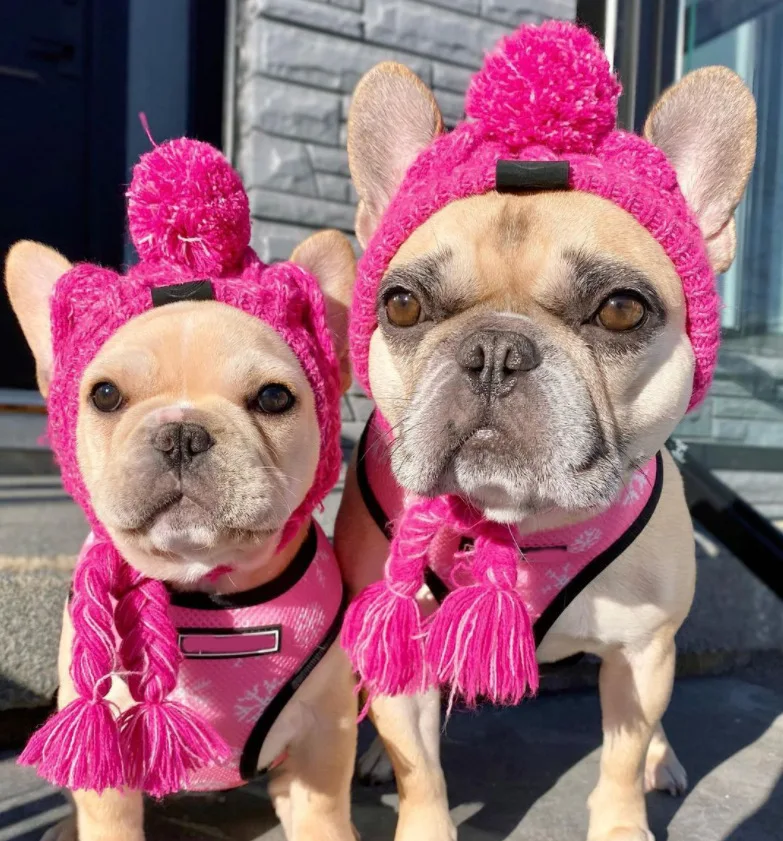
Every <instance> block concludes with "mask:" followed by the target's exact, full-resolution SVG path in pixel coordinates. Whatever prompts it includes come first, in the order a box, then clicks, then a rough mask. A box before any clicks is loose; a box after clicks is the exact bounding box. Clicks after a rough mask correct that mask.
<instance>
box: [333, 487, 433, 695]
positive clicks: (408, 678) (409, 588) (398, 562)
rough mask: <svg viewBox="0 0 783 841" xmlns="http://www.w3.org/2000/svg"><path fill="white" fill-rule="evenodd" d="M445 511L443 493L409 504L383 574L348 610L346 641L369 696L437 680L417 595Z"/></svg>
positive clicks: (419, 687) (403, 690)
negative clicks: (432, 672)
mask: <svg viewBox="0 0 783 841" xmlns="http://www.w3.org/2000/svg"><path fill="white" fill-rule="evenodd" d="M445 513H446V506H445V501H444V499H442V498H440V499H435V500H430V499H425V500H421V501H419V502H415V503H413V504H412V505H411V506H410V508H409V509H408V510H407V512H406V513H405V516H404V517H403V518H402V520H401V521H400V523H399V525H398V529H397V533H396V535H395V537H394V540H393V541H392V543H391V546H390V547H389V557H388V559H387V561H386V571H385V576H384V579H383V580H382V581H377V582H376V583H374V584H371V585H370V586H369V587H366V588H365V589H364V590H362V592H361V593H359V595H358V596H357V597H356V598H355V599H354V601H353V602H352V603H351V605H350V606H349V607H348V610H347V612H346V614H345V620H344V622H343V629H342V635H341V641H342V645H343V648H345V650H346V651H347V652H348V653H349V656H350V658H351V662H352V664H353V668H354V671H356V672H357V673H358V674H359V676H360V679H361V686H362V687H363V688H366V690H367V692H368V695H369V696H370V697H374V696H375V695H399V694H413V693H416V692H422V691H423V690H424V689H425V688H426V687H427V686H428V685H429V684H430V683H431V682H432V680H431V675H430V674H429V672H428V670H427V669H426V667H425V660H424V652H425V648H424V636H425V635H424V628H423V626H422V618H421V611H420V610H419V605H418V603H417V601H416V594H417V593H418V592H419V590H420V589H421V588H422V586H423V584H424V571H425V569H426V566H427V552H428V550H429V547H430V543H431V542H432V539H433V538H434V536H435V534H436V533H437V532H438V531H439V530H440V528H441V527H442V525H443V515H444V514H445Z"/></svg>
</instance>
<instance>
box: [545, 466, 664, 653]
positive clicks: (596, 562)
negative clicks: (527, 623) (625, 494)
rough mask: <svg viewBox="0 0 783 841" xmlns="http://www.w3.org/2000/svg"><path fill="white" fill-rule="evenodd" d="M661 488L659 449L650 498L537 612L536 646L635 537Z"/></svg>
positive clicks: (661, 468)
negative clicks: (547, 603)
mask: <svg viewBox="0 0 783 841" xmlns="http://www.w3.org/2000/svg"><path fill="white" fill-rule="evenodd" d="M662 488H663V457H662V456H661V454H660V453H658V454H657V455H656V456H655V482H654V484H653V488H652V491H651V492H650V498H649V499H648V500H647V502H646V503H645V505H644V508H642V510H641V513H640V514H639V516H638V517H637V518H636V519H635V520H634V521H633V523H631V525H630V526H629V527H628V528H627V529H626V530H625V531H624V532H623V533H622V534H621V535H620V536H619V537H618V538H617V540H615V542H614V543H613V544H612V545H611V546H610V547H609V548H608V549H604V551H603V552H601V554H600V555H598V556H597V557H595V558H594V559H593V560H592V561H590V563H589V564H588V565H587V566H586V567H585V568H584V569H582V570H580V571H579V572H578V573H577V574H576V575H575V576H574V577H573V578H572V579H571V580H570V581H569V582H568V584H566V586H565V587H563V589H562V590H561V591H560V592H559V593H558V594H557V596H556V597H555V599H554V601H552V602H550V604H549V605H547V607H546V608H545V609H544V611H543V613H542V614H541V616H539V617H538V619H537V620H536V622H535V624H534V625H533V635H534V636H535V640H536V646H539V645H540V644H541V641H542V640H543V639H544V637H545V636H546V633H547V631H548V630H549V629H550V628H551V627H552V625H554V624H555V621H556V620H557V619H558V617H559V616H560V615H561V614H562V613H563V611H564V610H565V609H566V608H567V607H568V605H570V604H571V602H572V601H573V600H574V599H575V598H576V597H577V596H578V595H579V594H580V593H581V592H582V590H584V589H585V587H587V585H588V584H590V583H591V582H592V581H594V580H595V579H596V578H597V577H598V576H599V575H600V574H601V573H602V572H603V571H604V570H605V569H606V568H607V567H608V566H609V564H611V563H612V561H614V560H616V559H617V558H618V557H619V556H620V555H622V554H623V552H625V550H626V549H627V548H628V547H629V546H630V545H631V544H632V543H633V542H634V540H636V538H637V537H639V535H640V534H641V533H642V531H644V528H645V526H646V525H647V523H649V522H650V518H651V517H652V515H653V514H654V513H655V509H656V508H657V507H658V501H659V500H660V498H661V489H662Z"/></svg>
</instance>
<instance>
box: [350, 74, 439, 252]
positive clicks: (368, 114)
mask: <svg viewBox="0 0 783 841" xmlns="http://www.w3.org/2000/svg"><path fill="white" fill-rule="evenodd" d="M442 131H443V118H442V117H441V113H440V109H439V108H438V105H437V103H436V102H435V97H434V96H433V95H432V93H431V92H430V90H429V89H428V88H427V86H426V85H425V84H424V82H422V81H421V79H419V77H418V76H416V74H415V73H413V72H412V71H410V70H409V69H408V68H407V67H405V66H404V65H402V64H397V63H396V62H392V61H388V62H383V63H382V64H378V65H376V66H375V67H373V69H372V70H370V71H369V72H368V73H366V74H365V75H364V76H363V77H362V78H361V79H360V80H359V84H358V85H357V86H356V90H355V91H354V93H353V99H352V101H351V109H350V112H349V114H348V162H349V165H350V168H351V177H352V178H353V183H354V185H355V187H356V191H357V193H358V194H359V206H358V208H357V211H356V237H357V239H358V240H359V243H360V244H361V246H362V247H364V246H365V245H366V244H367V241H368V240H369V239H370V237H371V236H372V233H373V231H374V230H375V228H376V227H377V225H378V222H379V220H380V218H381V216H382V215H383V212H384V210H385V209H386V206H387V205H388V204H389V201H390V200H391V198H392V196H393V195H394V193H395V192H396V190H397V188H398V187H399V185H400V183H401V181H402V179H403V177H404V175H405V172H406V170H407V169H408V167H409V166H410V165H411V164H412V163H413V161H414V160H415V158H416V156H417V155H418V154H419V152H421V150H422V149H424V148H425V147H426V146H428V145H429V144H430V142H431V141H432V139H433V138H434V137H436V136H437V135H438V134H440V133H441V132H442Z"/></svg>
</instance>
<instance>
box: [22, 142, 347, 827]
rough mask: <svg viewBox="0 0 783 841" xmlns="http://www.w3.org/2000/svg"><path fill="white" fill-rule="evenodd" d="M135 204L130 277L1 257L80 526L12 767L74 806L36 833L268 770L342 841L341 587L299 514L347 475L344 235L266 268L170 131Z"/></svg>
mask: <svg viewBox="0 0 783 841" xmlns="http://www.w3.org/2000/svg"><path fill="white" fill-rule="evenodd" d="M128 212H129V222H130V230H131V235H132V237H133V239H134V243H135V245H136V247H137V250H138V252H139V255H140V257H141V261H140V262H139V263H138V264H137V265H135V266H133V267H132V268H131V269H129V270H128V272H127V274H126V275H125V276H121V275H118V274H116V273H115V272H113V271H109V270H107V269H102V268H100V267H98V266H92V265H77V266H74V267H72V266H71V265H70V264H69V263H68V262H67V260H65V258H63V257H62V256H61V255H59V254H57V253H56V252H54V251H52V250H51V249H49V248H46V247H45V246H42V245H38V244H36V243H31V242H22V243H18V244H17V245H16V246H14V247H13V248H12V249H11V251H10V253H9V255H8V258H7V262H6V283H7V287H8V292H9V295H10V299H11V302H12V304H13V307H14V310H15V312H16V314H17V316H18V318H19V321H20V322H21V325H22V329H23V331H24V333H25V336H26V337H27V340H28V342H29V344H30V347H31V348H32V350H33V353H34V355H35V358H36V363H37V370H38V381H39V384H40V388H41V391H42V392H43V393H44V395H45V396H46V397H47V405H48V411H49V435H50V440H51V443H52V446H53V449H54V451H55V454H56V456H57V458H58V461H59V464H60V467H61V470H62V476H63V482H64V484H65V487H66V488H67V490H68V491H69V492H70V493H71V494H72V495H73V497H74V498H75V499H76V501H77V502H78V503H79V504H80V505H81V506H82V508H83V509H84V511H85V513H86V515H87V518H88V520H89V522H90V525H91V527H92V532H91V534H90V537H89V538H88V540H87V542H86V543H85V546H84V548H83V550H82V552H81V555H80V558H79V561H78V564H77V567H76V572H75V576H74V581H73V586H72V592H71V596H70V599H69V604H68V606H67V608H66V610H65V615H64V622H63V633H62V641H61V647H60V660H59V673H60V691H59V698H58V707H59V712H58V713H57V714H56V715H55V716H54V717H53V718H51V719H50V720H49V722H47V723H46V724H45V725H44V726H43V727H42V728H41V729H40V730H39V731H37V732H36V733H35V734H34V735H33V737H32V739H31V740H30V742H29V744H28V746H27V748H26V749H25V751H24V753H23V755H22V760H21V761H22V762H23V763H25V764H31V765H36V766H37V767H38V770H39V773H40V774H41V775H42V776H45V777H46V778H47V779H49V780H51V781H52V782H54V783H56V784H58V785H61V786H64V787H66V788H68V789H69V790H71V791H72V792H73V797H74V800H75V804H76V817H75V821H74V820H72V821H67V822H65V823H64V824H62V825H60V826H58V827H57V828H55V829H54V830H51V831H50V833H49V834H48V835H47V839H49V840H50V841H53V839H59V841H64V839H72V838H75V837H76V834H77V833H78V838H79V839H81V841H99V839H100V841H107V840H108V839H111V841H142V839H143V837H144V830H143V804H142V795H143V793H147V794H150V795H152V796H154V797H161V796H164V795H166V794H169V793H173V792H176V791H181V790H187V791H203V790H220V789H227V788H231V787H234V786H238V785H242V784H243V783H244V782H245V781H247V780H249V779H251V778H252V777H254V776H256V775H257V774H258V773H259V771H260V770H262V769H268V770H269V772H270V791H271V795H272V798H273V801H274V804H275V808H276V810H277V812H278V815H279V817H280V820H281V822H282V824H283V827H284V830H285V833H286V836H287V837H288V838H289V839H307V841H312V839H319V838H320V839H327V838H328V839H345V840H346V841H348V839H352V838H353V837H354V836H353V830H352V827H351V822H350V809H349V788H350V779H351V774H352V767H353V759H354V755H355V738H356V732H355V731H356V724H355V717H356V712H355V711H356V703H355V699H354V697H353V691H352V690H353V679H352V675H351V670H350V666H349V663H348V661H347V658H346V657H345V655H344V653H343V652H342V651H341V650H340V648H339V644H338V643H337V642H336V637H337V634H338V632H339V626H340V622H341V619H342V614H343V606H344V595H343V585H342V582H341V579H340V572H339V568H338V566H337V563H336V559H335V557H334V554H333V552H332V550H331V548H330V546H329V543H328V541H327V540H326V537H325V536H324V534H323V532H322V531H321V530H320V528H319V527H318V526H317V524H315V522H314V521H313V519H312V516H311V515H312V511H313V509H314V507H315V506H316V505H317V504H318V503H320V501H321V500H322V499H323V497H324V496H325V495H326V494H327V493H328V491H329V490H330V488H331V487H332V485H333V484H334V482H335V481H336V479H337V476H338V472H339V468H340V461H341V451H340V437H339V436H340V411H339V400H340V395H341V393H342V392H343V390H344V388H345V386H346V385H347V383H348V382H349V381H350V378H349V376H348V372H347V318H346V315H347V305H348V301H349V295H350V286H351V283H352V280H353V270H354V258H353V252H352V249H351V246H350V243H348V241H347V240H346V239H345V237H343V236H342V235H341V234H339V233H337V232H335V231H327V232H322V233H320V234H316V235H315V236H313V237H311V238H310V239H308V240H307V241H305V242H304V243H303V244H302V245H301V246H299V247H298V248H297V249H296V250H295V252H294V254H293V262H290V263H281V264H277V265H274V266H265V265H264V264H262V263H261V261H260V260H259V259H258V257H257V256H256V254H255V253H254V252H253V251H252V249H251V248H250V247H249V238H250V215H249V207H248V201H247V197H246V195H245V191H244V188H243V187H242V184H241V181H240V180H239V176H238V175H237V174H236V173H235V172H234V171H233V169H231V167H230V165H229V164H228V162H227V161H226V160H225V159H224V158H223V157H222V155H220V153H218V152H217V150H215V149H213V148H212V147H210V146H208V145H207V144H203V143H199V142H196V141H190V140H187V139H180V140H174V141H170V142H168V143H165V144H163V145H161V146H158V147H157V148H156V149H154V150H153V151H152V152H150V153H149V154H147V155H145V156H144V157H143V158H142V160H141V162H140V163H139V164H138V165H137V167H136V169H135V171H134V178H133V183H132V184H131V187H130V190H129V193H128ZM316 278H317V280H316ZM319 284H320V288H319Z"/></svg>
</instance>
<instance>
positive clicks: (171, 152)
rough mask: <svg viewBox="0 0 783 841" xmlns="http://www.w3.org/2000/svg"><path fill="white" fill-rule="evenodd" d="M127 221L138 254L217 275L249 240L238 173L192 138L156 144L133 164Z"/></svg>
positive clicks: (230, 265)
mask: <svg viewBox="0 0 783 841" xmlns="http://www.w3.org/2000/svg"><path fill="white" fill-rule="evenodd" d="M128 225H129V228H130V234H131V238H132V239H133V244H134V245H135V246H136V250H137V251H138V252H139V256H140V257H141V258H142V259H143V260H163V261H165V262H168V263H175V264H177V265H180V266H183V267H185V268H188V269H191V270H192V271H193V272H195V273H197V274H203V275H219V274H221V273H222V272H223V271H224V270H226V269H229V268H233V267H235V266H237V264H238V263H239V262H240V261H241V259H242V255H243V254H244V252H245V250H246V249H247V246H248V244H249V243H250V207H249V204H248V201H247V194H246V193H245V189H244V187H243V186H242V181H241V180H240V178H239V175H238V174H237V173H236V171H235V170H234V169H233V168H232V166H231V164H229V162H228V161H227V160H226V159H225V158H224V157H223V155H222V154H221V153H220V152H219V151H218V150H217V149H215V148H214V147H213V146H210V145H209V144H208V143H202V142H200V141H198V140H190V139H188V138H185V137H183V138H179V139H177V140H170V141H168V142H167V143H163V144H162V145H160V146H157V147H156V148H155V149H153V150H152V151H151V152H148V153H147V154H146V155H144V156H143V157H142V158H141V160H140V161H139V162H138V163H137V164H136V166H135V167H134V168H133V180H132V182H131V185H130V189H129V190H128Z"/></svg>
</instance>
